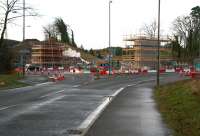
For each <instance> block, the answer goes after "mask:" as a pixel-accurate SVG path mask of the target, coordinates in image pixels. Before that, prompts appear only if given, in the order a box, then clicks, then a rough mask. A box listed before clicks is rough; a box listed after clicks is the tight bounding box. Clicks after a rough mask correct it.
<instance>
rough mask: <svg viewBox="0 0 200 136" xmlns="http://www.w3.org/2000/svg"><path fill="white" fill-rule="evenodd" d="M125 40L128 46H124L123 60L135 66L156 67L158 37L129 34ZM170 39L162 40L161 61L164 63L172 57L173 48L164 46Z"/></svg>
mask: <svg viewBox="0 0 200 136" xmlns="http://www.w3.org/2000/svg"><path fill="white" fill-rule="evenodd" d="M124 41H125V42H126V48H123V50H122V51H123V55H122V61H123V62H128V63H132V64H133V65H134V68H143V67H148V68H149V69H155V68H156V65H157V47H158V41H157V39H156V38H149V37H146V36H132V35H130V36H127V37H126V38H125V39H124ZM167 42H169V40H167V38H166V39H161V40H160V45H161V46H160V52H161V57H160V62H161V64H162V65H164V64H167V61H170V60H171V59H172V57H171V56H170V52H171V49H170V48H167V47H164V46H162V45H163V44H166V43H167Z"/></svg>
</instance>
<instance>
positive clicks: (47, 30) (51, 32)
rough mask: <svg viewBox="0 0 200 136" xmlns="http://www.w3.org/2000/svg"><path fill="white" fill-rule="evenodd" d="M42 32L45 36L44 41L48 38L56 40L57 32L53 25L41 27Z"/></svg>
mask: <svg viewBox="0 0 200 136" xmlns="http://www.w3.org/2000/svg"><path fill="white" fill-rule="evenodd" d="M43 31H44V34H45V39H46V40H48V39H50V38H55V39H57V38H58V33H59V32H58V31H57V29H56V27H55V25H54V24H48V25H47V26H45V27H43Z"/></svg>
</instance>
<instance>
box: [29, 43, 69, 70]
mask: <svg viewBox="0 0 200 136" xmlns="http://www.w3.org/2000/svg"><path fill="white" fill-rule="evenodd" d="M65 46H66V45H65V44H63V43H58V42H55V41H54V40H49V41H44V42H39V43H38V44H35V45H33V46H32V57H31V62H32V64H33V65H38V66H42V67H55V66H62V64H63V61H64V60H63V51H64V49H65Z"/></svg>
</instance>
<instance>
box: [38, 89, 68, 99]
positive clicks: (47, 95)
mask: <svg viewBox="0 0 200 136" xmlns="http://www.w3.org/2000/svg"><path fill="white" fill-rule="evenodd" d="M64 91H65V90H60V91H58V92H53V93H49V94H46V95H43V96H41V97H40V98H44V97H49V96H51V95H55V94H58V93H62V92H64Z"/></svg>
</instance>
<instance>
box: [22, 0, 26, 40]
mask: <svg viewBox="0 0 200 136" xmlns="http://www.w3.org/2000/svg"><path fill="white" fill-rule="evenodd" d="M25 6H26V5H25V0H23V41H24V40H25V21H26V20H25V16H26V14H25Z"/></svg>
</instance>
